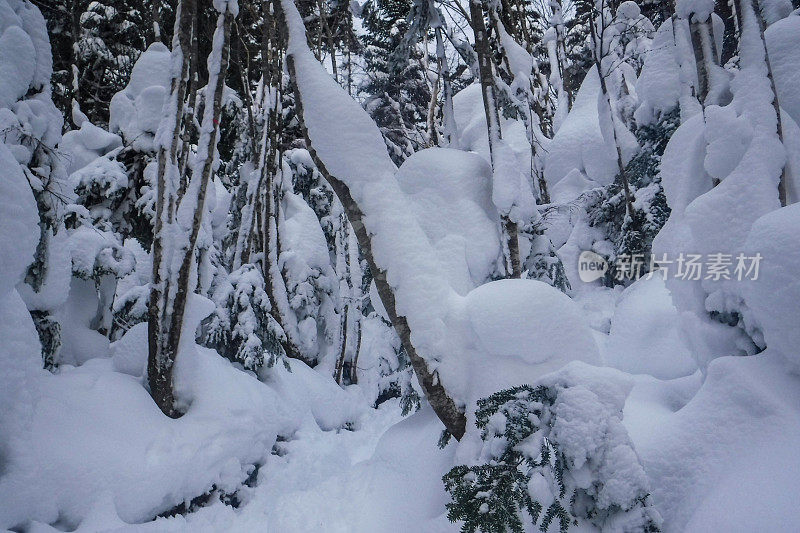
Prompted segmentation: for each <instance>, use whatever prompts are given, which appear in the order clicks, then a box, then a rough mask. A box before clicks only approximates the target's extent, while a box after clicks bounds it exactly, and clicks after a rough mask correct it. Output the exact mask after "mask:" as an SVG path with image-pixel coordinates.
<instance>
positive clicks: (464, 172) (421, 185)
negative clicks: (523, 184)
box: [397, 148, 502, 296]
mask: <svg viewBox="0 0 800 533" xmlns="http://www.w3.org/2000/svg"><path fill="white" fill-rule="evenodd" d="M491 177H492V169H491V167H490V166H489V163H488V162H487V161H486V160H485V159H484V158H482V157H481V156H479V155H477V154H474V153H468V152H463V151H460V150H451V149H444V148H429V149H427V150H422V151H421V152H417V153H415V154H414V155H412V156H411V157H409V158H408V159H407V160H406V161H405V162H404V163H403V166H402V167H400V170H399V171H398V173H397V180H398V182H399V183H400V188H401V189H402V190H403V192H404V193H405V194H406V195H407V196H408V198H409V199H410V200H411V206H412V209H413V210H414V215H415V216H416V218H417V220H418V221H419V224H420V226H422V228H423V230H424V231H425V234H426V235H427V236H428V238H429V239H430V242H431V244H432V245H433V246H434V247H435V249H436V253H437V254H438V255H439V259H440V260H441V263H442V265H443V268H444V269H445V270H446V271H447V274H448V278H449V281H450V284H451V285H452V286H453V288H454V289H455V290H456V291H457V292H458V293H459V294H461V295H462V296H463V295H465V294H466V293H467V292H468V291H469V290H471V289H473V288H475V287H477V286H478V285H480V284H482V283H484V282H485V281H486V280H488V279H490V277H491V274H492V272H494V271H495V269H496V267H497V262H498V259H499V258H500V255H501V253H502V251H501V249H500V239H499V235H498V231H497V224H498V223H499V220H498V219H499V217H498V215H497V209H495V207H494V205H493V204H492V187H491Z"/></svg>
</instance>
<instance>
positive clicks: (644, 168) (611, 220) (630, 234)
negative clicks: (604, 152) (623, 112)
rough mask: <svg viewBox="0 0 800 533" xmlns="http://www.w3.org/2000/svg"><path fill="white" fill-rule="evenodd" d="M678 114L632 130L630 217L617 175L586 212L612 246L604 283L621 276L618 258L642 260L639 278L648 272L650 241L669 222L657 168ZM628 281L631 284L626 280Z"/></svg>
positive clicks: (629, 170)
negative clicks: (635, 149)
mask: <svg viewBox="0 0 800 533" xmlns="http://www.w3.org/2000/svg"><path fill="white" fill-rule="evenodd" d="M678 125H679V113H678V110H677V109H673V110H672V111H670V112H669V113H666V114H665V115H664V116H662V117H661V118H660V120H659V121H658V122H655V123H653V124H645V125H643V126H641V127H640V128H639V129H637V130H636V138H637V141H638V142H639V145H640V146H641V149H640V151H639V152H638V153H637V154H636V155H635V156H634V157H633V158H632V159H631V160H630V162H629V163H628V164H627V165H626V166H625V174H626V176H627V178H628V186H629V188H630V192H631V195H632V197H633V217H630V216H628V214H627V211H626V206H625V192H624V188H623V183H622V179H621V177H620V176H619V175H617V177H616V178H615V179H614V181H613V182H612V183H611V184H610V185H608V186H606V187H605V188H604V189H603V195H602V197H600V198H599V199H598V202H597V203H596V204H594V205H593V206H592V207H590V209H589V217H590V220H591V223H592V225H593V226H597V227H601V228H603V230H604V231H605V233H606V235H607V238H608V240H609V241H610V242H611V244H612V252H611V254H610V255H609V256H608V257H607V260H608V263H609V265H611V268H609V270H608V272H607V273H606V280H607V281H608V282H609V283H610V284H611V283H613V281H612V280H613V279H617V280H620V279H621V278H622V277H624V276H623V274H624V273H618V272H617V271H616V269H615V268H614V265H615V264H616V259H617V258H618V257H621V256H629V257H630V256H639V257H641V258H642V259H643V263H644V264H643V265H642V269H641V274H644V273H646V272H648V271H649V268H650V263H649V259H650V253H651V248H652V245H653V239H654V238H655V236H656V235H657V234H658V232H659V231H660V230H661V228H662V227H663V226H664V223H665V222H666V221H667V218H669V213H670V209H669V206H668V205H667V198H666V196H665V195H664V189H663V188H662V187H661V178H660V176H659V164H660V163H661V157H662V156H663V155H664V149H665V148H666V146H667V142H668V141H669V139H670V137H671V136H672V134H673V133H674V132H675V130H676V129H677V128H678ZM627 281H631V280H627Z"/></svg>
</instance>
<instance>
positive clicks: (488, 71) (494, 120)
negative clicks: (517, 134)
mask: <svg viewBox="0 0 800 533" xmlns="http://www.w3.org/2000/svg"><path fill="white" fill-rule="evenodd" d="M469 8H470V17H471V21H472V30H473V33H474V34H475V53H476V54H477V55H478V73H479V77H480V83H481V93H482V95H483V110H484V113H485V114H486V126H487V128H488V136H489V159H490V160H491V164H492V169H493V170H494V168H495V166H496V164H495V160H494V159H495V157H496V155H497V154H496V153H495V152H496V146H495V145H496V144H497V143H498V142H500V141H501V140H502V138H503V137H502V132H501V130H500V111H499V107H498V105H497V97H496V95H495V86H494V73H493V69H492V55H491V51H490V49H489V41H488V34H487V31H486V23H485V22H484V20H483V6H482V4H481V1H480V0H470V3H469ZM500 224H501V230H502V233H503V240H504V245H503V251H504V254H505V256H506V273H507V274H508V275H510V277H512V278H519V277H521V276H522V263H521V261H520V257H519V236H518V231H517V224H516V222H512V221H511V220H510V219H509V218H508V216H506V215H501V217H500Z"/></svg>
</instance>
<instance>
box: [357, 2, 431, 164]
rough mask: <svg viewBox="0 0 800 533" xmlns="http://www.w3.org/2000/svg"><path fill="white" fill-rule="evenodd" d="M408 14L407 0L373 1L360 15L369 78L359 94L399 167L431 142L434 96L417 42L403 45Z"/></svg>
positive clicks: (409, 6)
mask: <svg viewBox="0 0 800 533" xmlns="http://www.w3.org/2000/svg"><path fill="white" fill-rule="evenodd" d="M410 9H411V2H410V1H408V0H369V1H368V2H366V3H365V4H364V7H363V10H362V18H363V25H364V29H365V30H366V34H365V35H364V36H363V37H362V42H363V45H364V62H365V70H366V76H365V80H364V82H363V83H362V84H361V86H360V87H359V90H360V92H361V93H363V94H364V96H365V99H366V100H365V107H366V109H367V112H369V114H370V116H371V117H372V118H373V119H374V120H375V122H376V123H377V124H378V127H380V128H381V132H382V133H383V136H384V138H385V139H386V145H387V147H388V150H389V155H391V156H392V159H393V160H394V161H395V162H396V163H401V162H402V161H403V160H404V159H405V158H406V157H408V156H409V155H411V154H413V153H414V152H416V151H417V150H419V149H420V148H421V147H423V146H425V145H426V144H427V142H428V140H427V138H426V137H427V136H426V134H425V125H426V122H427V115H428V113H427V109H428V104H429V102H430V99H431V94H430V90H429V88H428V84H427V79H426V76H427V72H426V71H425V69H424V68H423V64H422V54H423V52H421V51H420V50H418V48H417V46H416V42H411V43H405V46H401V45H403V44H404V41H405V35H406V34H407V32H408V23H407V17H408V15H409V11H410ZM425 53H427V52H425Z"/></svg>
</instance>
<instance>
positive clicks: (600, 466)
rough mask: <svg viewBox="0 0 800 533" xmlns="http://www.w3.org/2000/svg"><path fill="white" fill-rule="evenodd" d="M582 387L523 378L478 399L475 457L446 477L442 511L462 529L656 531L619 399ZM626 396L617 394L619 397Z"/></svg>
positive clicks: (654, 514)
mask: <svg viewBox="0 0 800 533" xmlns="http://www.w3.org/2000/svg"><path fill="white" fill-rule="evenodd" d="M615 400H618V399H615V398H613V397H606V396H605V395H603V394H597V393H595V392H593V391H592V390H591V388H590V387H586V386H582V385H578V384H572V385H570V384H569V383H554V384H550V385H540V386H537V387H531V386H528V385H522V386H518V387H513V388H510V389H506V390H503V391H500V392H497V393H495V394H492V395H491V396H489V397H488V398H483V399H481V400H478V409H477V411H476V412H475V425H476V426H477V428H478V429H480V430H481V439H482V440H483V448H482V450H481V455H480V461H479V463H478V464H475V465H472V466H467V465H459V466H456V467H454V468H453V469H452V470H450V472H448V473H447V474H446V475H445V476H444V477H443V481H444V484H445V488H446V489H447V491H448V492H450V495H451V497H452V499H453V501H452V502H450V503H448V504H447V508H448V515H447V516H448V518H449V519H450V520H451V521H453V522H455V521H463V526H462V531H464V532H474V531H478V530H480V531H482V532H492V533H494V532H498V533H499V532H505V531H512V532H522V531H526V530H530V526H529V524H533V525H538V526H539V529H541V531H547V530H548V529H549V528H550V525H551V524H552V523H558V524H559V528H560V530H561V531H562V532H564V531H567V530H568V529H569V528H570V526H571V525H573V524H575V525H577V524H580V523H589V524H592V525H594V526H596V527H598V528H600V529H601V530H602V531H658V530H659V526H660V522H661V517H660V516H659V514H658V512H657V511H656V510H655V508H654V507H653V505H652V502H651V500H650V497H649V488H648V481H647V477H646V475H645V473H644V470H643V468H642V466H641V464H640V462H639V459H638V456H637V455H636V452H635V451H634V449H633V444H632V443H631V440H630V438H629V437H628V434H627V432H626V431H625V429H624V427H623V426H622V423H621V411H622V409H621V408H622V405H621V404H620V402H619V401H615ZM623 401H624V399H623Z"/></svg>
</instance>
